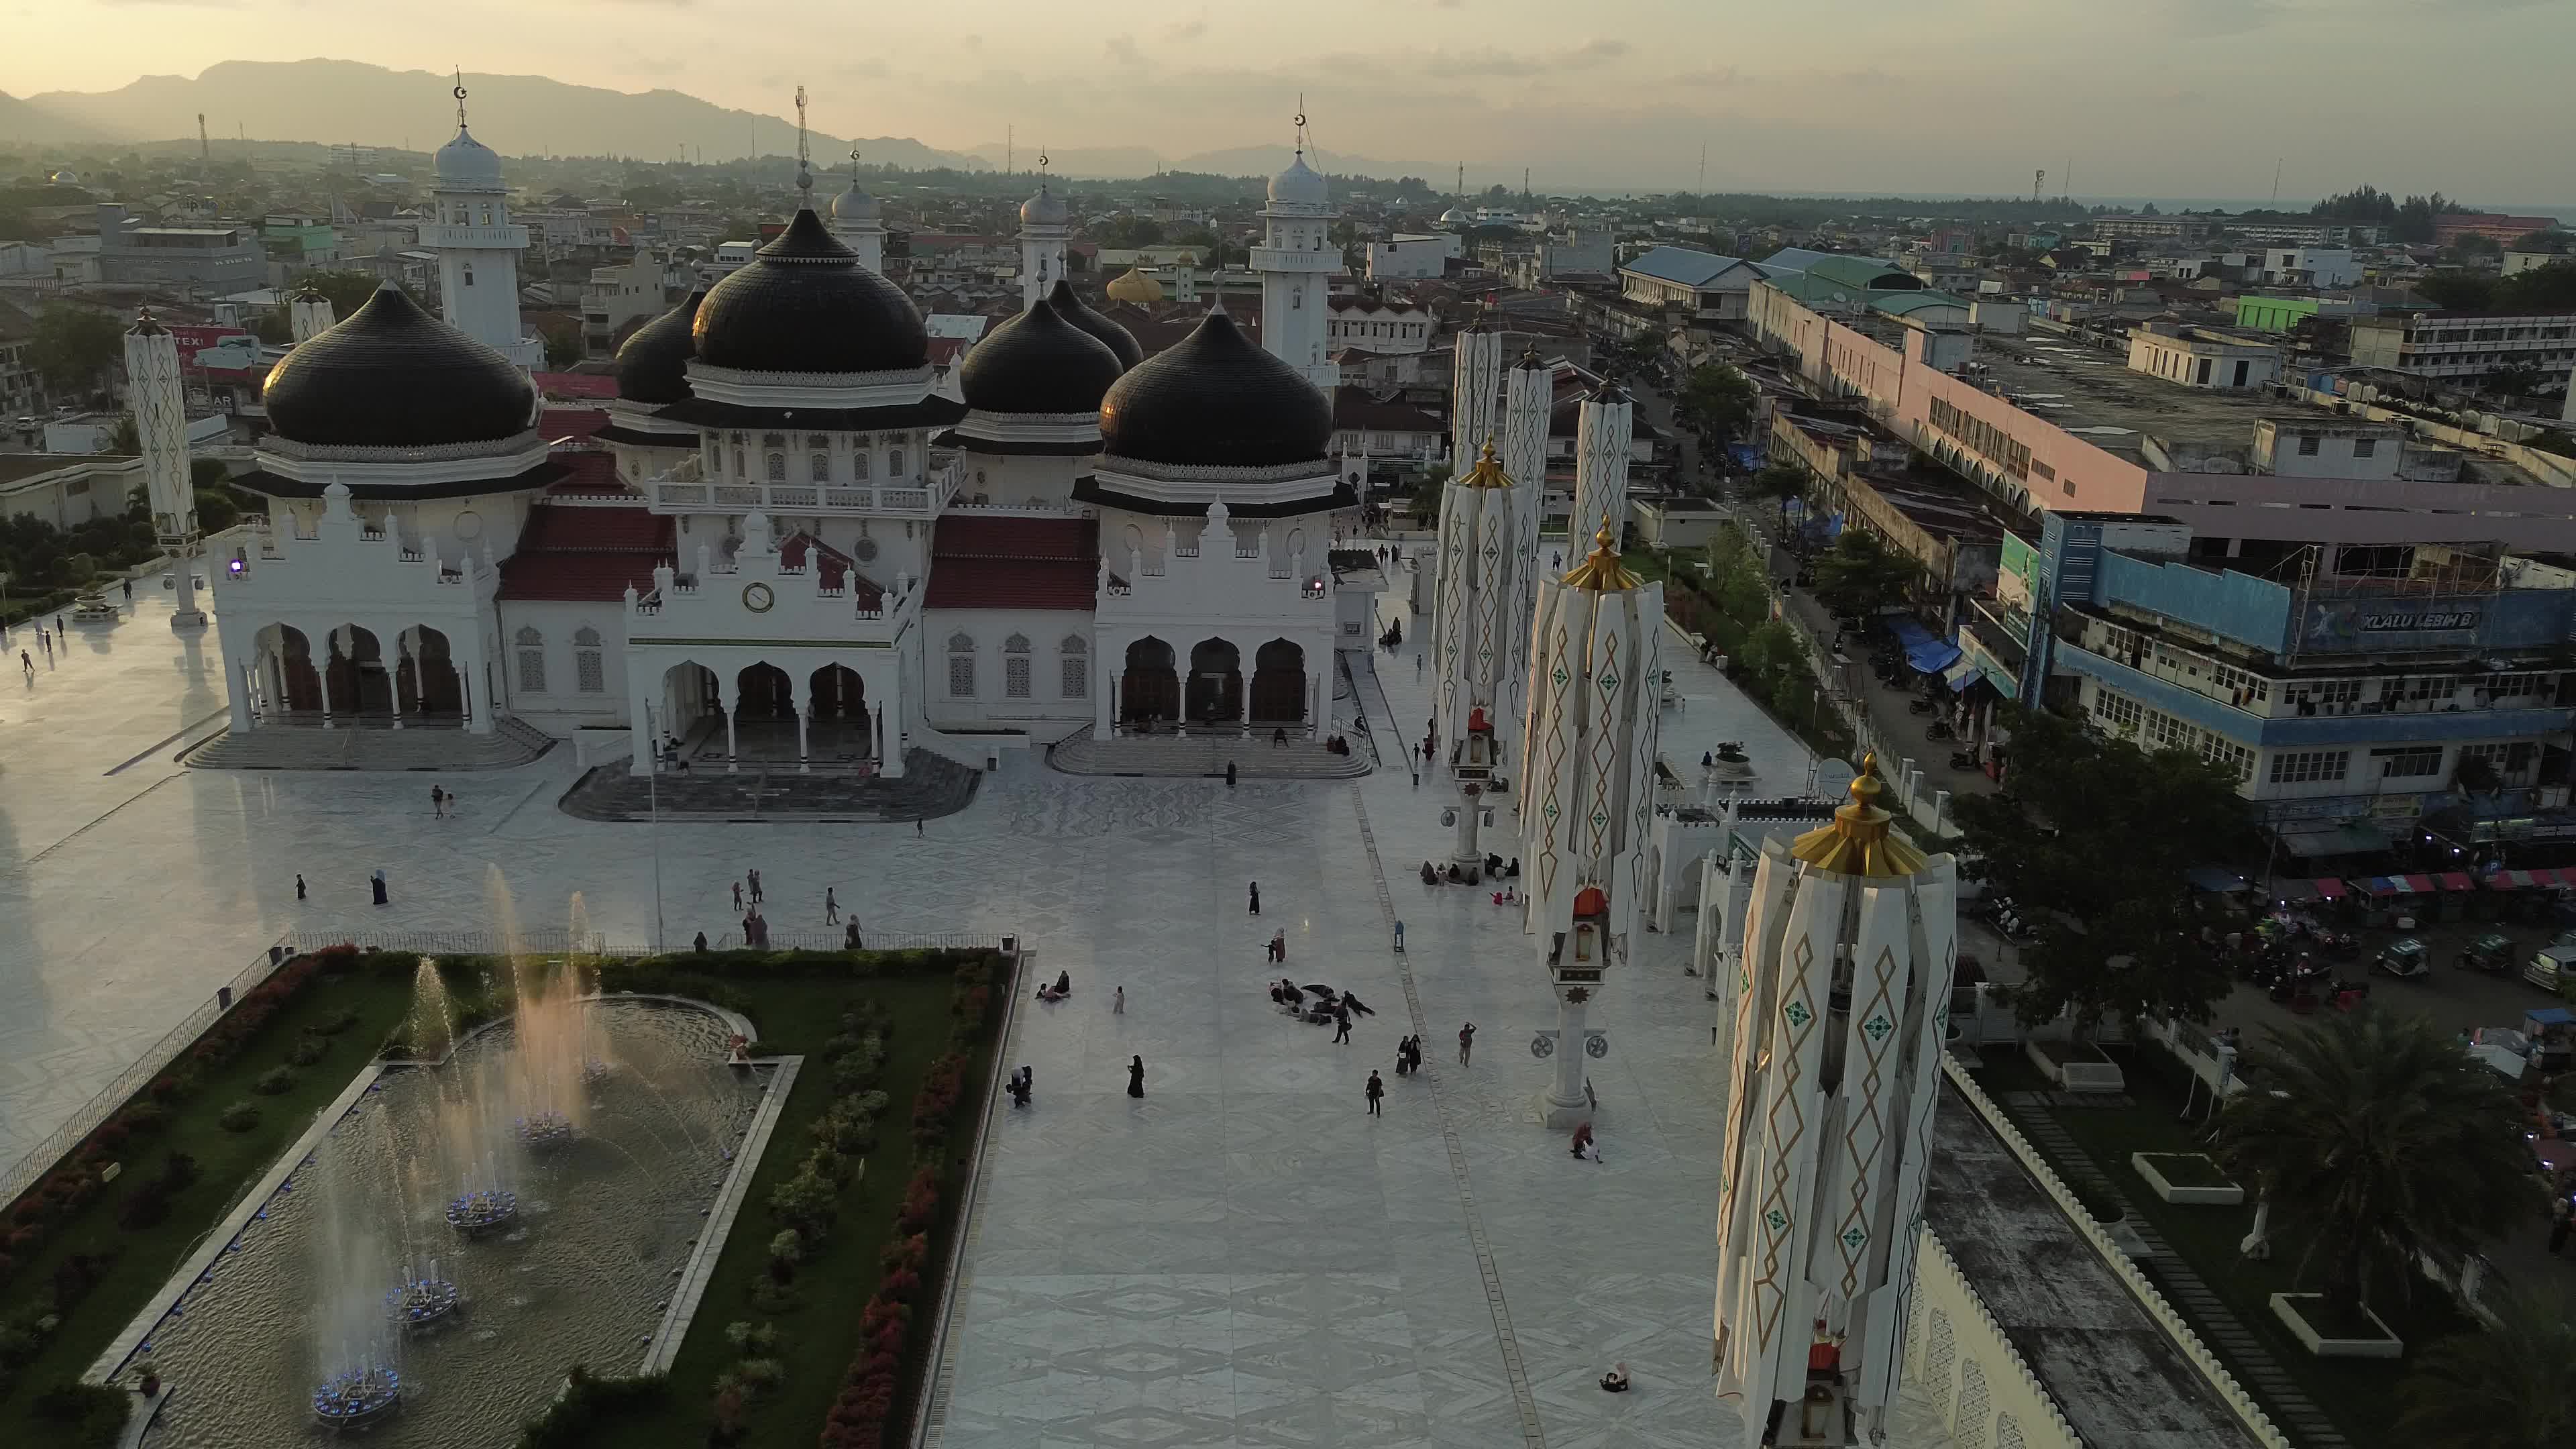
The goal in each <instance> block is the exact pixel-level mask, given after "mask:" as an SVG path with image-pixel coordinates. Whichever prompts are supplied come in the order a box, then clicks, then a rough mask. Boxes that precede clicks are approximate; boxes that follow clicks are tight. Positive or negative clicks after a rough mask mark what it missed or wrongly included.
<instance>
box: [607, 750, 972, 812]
mask: <svg viewBox="0 0 2576 1449" xmlns="http://www.w3.org/2000/svg"><path fill="white" fill-rule="evenodd" d="M980 778H981V776H980V775H978V774H977V772H975V771H973V770H970V769H968V768H966V767H965V766H964V765H961V764H959V763H957V762H956V761H955V760H952V759H950V758H948V757H947V756H946V755H941V754H934V753H932V752H931V751H929V750H922V749H915V750H912V751H909V752H907V753H906V754H905V755H904V760H903V774H902V776H901V777H900V778H897V779H887V778H886V777H884V776H882V775H861V774H859V773H858V772H857V771H855V770H834V769H822V770H810V771H800V770H798V769H797V768H796V766H795V765H794V764H792V763H791V764H774V763H767V762H761V763H753V764H747V765H745V766H744V767H743V768H742V769H740V770H727V769H725V768H724V767H723V766H722V765H716V766H713V767H709V766H706V765H696V766H693V767H692V768H690V769H687V770H669V769H665V770H663V771H662V772H661V773H660V774H659V775H654V776H637V775H633V774H630V773H628V765H627V761H626V760H625V759H623V758H618V759H612V760H610V761H608V762H607V763H605V764H602V765H599V766H597V767H595V768H593V769H591V770H590V771H589V772H587V773H586V774H584V775H583V776H582V777H581V782H580V783H579V784H576V785H574V786H573V787H572V789H571V790H569V791H567V792H566V793H565V795H564V797H563V802H562V804H563V812H564V813H565V814H566V815H572V816H576V817H578V818H580V819H583V820H613V821H624V822H627V823H630V824H631V823H634V822H637V821H650V820H653V819H656V818H659V819H662V820H690V821H725V822H729V823H734V824H740V823H742V822H746V821H758V820H778V821H828V822H830V823H833V824H836V825H849V824H856V823H860V822H879V823H883V822H894V823H904V822H909V821H914V820H936V819H938V818H939V817H941V816H943V815H954V814H956V813H957V812H958V811H960V810H963V809H965V808H966V804H967V802H968V801H970V800H972V799H974V798H975V785H976V782H977V781H978V780H979V779H980Z"/></svg>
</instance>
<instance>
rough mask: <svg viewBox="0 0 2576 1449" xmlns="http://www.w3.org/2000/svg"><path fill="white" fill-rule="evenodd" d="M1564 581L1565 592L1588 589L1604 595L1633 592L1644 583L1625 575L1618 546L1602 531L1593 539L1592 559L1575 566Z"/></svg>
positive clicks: (1630, 575) (1627, 573) (1607, 530)
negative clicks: (1632, 590) (1618, 591)
mask: <svg viewBox="0 0 2576 1449" xmlns="http://www.w3.org/2000/svg"><path fill="white" fill-rule="evenodd" d="M1564 582H1565V586H1566V587H1567V588H1569V589H1589V590H1591V591H1592V592H1594V593H1600V594H1606V593H1612V592H1615V591H1617V590H1621V589H1633V588H1635V587H1636V586H1637V585H1639V584H1641V583H1643V582H1645V580H1643V579H1640V578H1638V577H1637V576H1636V575H1635V574H1632V573H1630V572H1628V569H1627V566H1626V565H1624V564H1622V563H1620V562H1619V549H1618V545H1617V543H1616V542H1615V541H1614V540H1613V539H1612V538H1611V537H1610V530H1609V529H1607V528H1604V529H1602V530H1601V532H1600V534H1599V536H1598V537H1596V538H1594V539H1593V548H1592V556H1591V557H1590V558H1587V559H1585V560H1584V561H1583V562H1581V563H1579V564H1576V565H1575V566H1574V570H1573V572H1571V573H1569V574H1567V575H1566V576H1565V580H1564Z"/></svg>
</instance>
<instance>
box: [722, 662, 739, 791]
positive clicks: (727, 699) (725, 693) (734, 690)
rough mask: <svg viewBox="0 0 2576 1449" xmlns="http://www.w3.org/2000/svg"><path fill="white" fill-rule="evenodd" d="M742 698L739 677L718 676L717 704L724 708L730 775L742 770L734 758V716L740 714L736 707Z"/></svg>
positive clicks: (727, 772)
mask: <svg viewBox="0 0 2576 1449" xmlns="http://www.w3.org/2000/svg"><path fill="white" fill-rule="evenodd" d="M740 698H741V682H740V678H739V676H738V675H735V676H727V675H724V674H718V675H717V676H716V702H717V703H718V704H720V705H722V706H723V707H724V717H725V773H726V774H728V775H730V774H734V773H736V772H738V771H740V770H741V769H742V765H741V763H740V762H739V761H738V760H736V759H735V758H734V732H733V727H734V716H735V715H736V714H737V713H739V712H740V711H738V710H736V709H735V707H734V706H735V703H736V702H737V701H738V700H739V699H740Z"/></svg>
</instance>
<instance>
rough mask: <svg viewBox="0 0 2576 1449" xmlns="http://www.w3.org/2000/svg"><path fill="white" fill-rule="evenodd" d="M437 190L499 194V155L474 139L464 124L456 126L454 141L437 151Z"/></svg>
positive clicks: (460, 123) (460, 122) (458, 123)
mask: <svg viewBox="0 0 2576 1449" xmlns="http://www.w3.org/2000/svg"><path fill="white" fill-rule="evenodd" d="M437 165H438V189H439V190H441V191H499V190H501V189H502V186H501V154H500V153H499V152H497V151H495V150H493V149H492V148H491V147H489V146H486V145H484V144H483V143H482V142H480V141H477V140H475V139H474V133H473V132H471V131H469V130H467V129H465V123H464V122H462V121H459V122H457V123H456V139H455V140H453V141H450V142H448V143H447V144H446V145H444V146H441V147H439V148H438V159H437Z"/></svg>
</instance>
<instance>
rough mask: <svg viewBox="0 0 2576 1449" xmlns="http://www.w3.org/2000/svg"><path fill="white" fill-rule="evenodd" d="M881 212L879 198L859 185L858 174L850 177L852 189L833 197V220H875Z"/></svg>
mask: <svg viewBox="0 0 2576 1449" xmlns="http://www.w3.org/2000/svg"><path fill="white" fill-rule="evenodd" d="M879 214H880V208H879V207H878V206H877V199H876V198H875V197H873V196H870V195H868V193H867V189H866V188H865V187H862V186H860V185H859V178H858V177H857V176H856V175H853V176H851V177H850V189H849V190H847V191H844V192H842V193H841V194H840V195H838V196H835V197H833V198H832V220H834V221H874V220H876V219H877V217H878V215H879Z"/></svg>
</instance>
